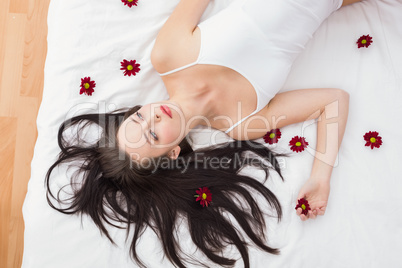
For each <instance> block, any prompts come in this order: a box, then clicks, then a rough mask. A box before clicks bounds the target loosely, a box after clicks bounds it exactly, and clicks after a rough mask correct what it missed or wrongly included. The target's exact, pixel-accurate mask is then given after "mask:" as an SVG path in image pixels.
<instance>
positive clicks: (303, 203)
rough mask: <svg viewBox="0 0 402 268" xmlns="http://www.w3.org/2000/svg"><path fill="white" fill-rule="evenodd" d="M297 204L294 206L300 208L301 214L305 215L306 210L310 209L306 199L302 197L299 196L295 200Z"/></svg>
mask: <svg viewBox="0 0 402 268" xmlns="http://www.w3.org/2000/svg"><path fill="white" fill-rule="evenodd" d="M297 202H298V204H297V206H296V207H295V209H296V210H297V209H298V208H301V209H302V214H304V215H307V213H308V211H309V210H311V208H310V205H309V204H308V201H307V200H306V199H304V198H301V199H299V200H297Z"/></svg>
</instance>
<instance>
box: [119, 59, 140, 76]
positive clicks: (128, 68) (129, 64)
mask: <svg viewBox="0 0 402 268" xmlns="http://www.w3.org/2000/svg"><path fill="white" fill-rule="evenodd" d="M135 62H136V61H135V60H130V61H127V60H123V61H122V62H120V64H121V67H123V68H120V70H125V71H124V75H125V76H126V75H128V76H130V75H136V74H137V73H138V72H139V71H140V70H141V69H140V68H138V67H140V65H139V64H138V63H135Z"/></svg>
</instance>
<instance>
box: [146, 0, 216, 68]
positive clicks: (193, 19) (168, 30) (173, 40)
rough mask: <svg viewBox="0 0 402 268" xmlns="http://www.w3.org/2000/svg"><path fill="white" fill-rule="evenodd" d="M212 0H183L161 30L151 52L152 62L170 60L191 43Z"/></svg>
mask: <svg viewBox="0 0 402 268" xmlns="http://www.w3.org/2000/svg"><path fill="white" fill-rule="evenodd" d="M210 1H211V0H181V1H180V2H179V4H177V6H176V8H175V9H174V11H173V12H172V14H171V15H170V16H169V18H168V19H167V21H166V22H165V24H164V25H163V27H162V29H161V30H160V31H159V33H158V35H157V37H156V41H155V44H154V47H153V49H152V52H151V61H152V64H154V63H157V62H160V61H164V60H169V58H168V57H169V55H175V54H177V53H178V52H179V51H183V50H184V49H185V48H186V46H187V45H188V44H189V41H190V40H191V38H192V35H193V32H194V30H195V28H196V27H197V25H198V23H199V21H200V18H201V16H202V14H203V13H204V11H205V9H206V8H207V6H208V4H209V2H210Z"/></svg>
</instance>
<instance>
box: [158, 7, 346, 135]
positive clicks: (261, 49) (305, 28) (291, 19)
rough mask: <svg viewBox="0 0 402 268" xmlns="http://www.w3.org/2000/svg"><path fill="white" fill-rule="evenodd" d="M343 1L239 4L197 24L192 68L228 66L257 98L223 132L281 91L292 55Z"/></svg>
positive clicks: (300, 48)
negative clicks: (198, 43) (197, 44)
mask: <svg viewBox="0 0 402 268" xmlns="http://www.w3.org/2000/svg"><path fill="white" fill-rule="evenodd" d="M341 5H342V0H238V1H236V2H234V3H232V4H230V5H229V6H228V7H226V8H225V9H223V10H221V11H219V12H218V13H216V14H215V15H213V16H211V17H209V18H207V19H206V20H204V21H203V22H201V23H199V24H198V27H199V29H200V32H201V46H200V47H201V48H200V52H199V55H198V58H197V60H196V61H195V62H192V63H190V64H187V65H185V66H182V67H179V68H176V69H174V70H171V71H169V72H166V73H163V74H160V76H164V75H168V74H171V73H174V72H178V71H180V70H183V69H185V68H189V67H191V66H194V65H196V64H213V65H221V66H225V67H228V68H231V69H233V70H235V71H236V72H238V73H239V74H241V75H242V76H243V77H244V78H246V79H247V80H248V81H249V82H250V83H251V84H252V86H253V87H254V90H255V92H256V94H257V107H256V109H255V110H254V111H253V112H252V113H251V114H249V115H248V116H246V117H244V118H242V119H241V120H240V121H239V122H237V123H236V124H234V125H233V126H232V127H230V128H229V129H227V130H226V131H225V133H228V132H230V131H231V130H232V129H234V128H235V127H236V126H238V125H239V124H240V123H241V122H243V121H244V120H246V119H247V118H248V117H250V116H252V115H254V114H255V113H257V112H258V111H260V110H261V109H262V108H263V107H264V106H266V105H267V104H268V102H269V101H270V100H271V99H272V98H273V97H274V96H275V94H276V93H277V92H278V91H279V90H281V88H282V86H283V85H284V83H285V81H286V78H287V76H288V74H289V71H290V69H291V66H292V63H293V61H294V60H295V58H296V56H297V55H298V54H299V53H300V52H301V51H302V50H303V49H304V47H305V45H306V43H307V42H308V41H309V40H310V39H311V37H312V35H313V33H314V32H315V31H316V30H317V28H318V27H319V26H320V24H321V23H322V21H324V20H325V19H326V18H327V17H328V16H329V15H330V14H331V13H332V12H333V11H335V10H337V9H338V8H340V6H341Z"/></svg>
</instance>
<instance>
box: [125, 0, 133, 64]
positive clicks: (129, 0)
mask: <svg viewBox="0 0 402 268" xmlns="http://www.w3.org/2000/svg"><path fill="white" fill-rule="evenodd" d="M127 1H128V2H130V3H131V2H133V1H134V0H127ZM130 71H131V70H130Z"/></svg>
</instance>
